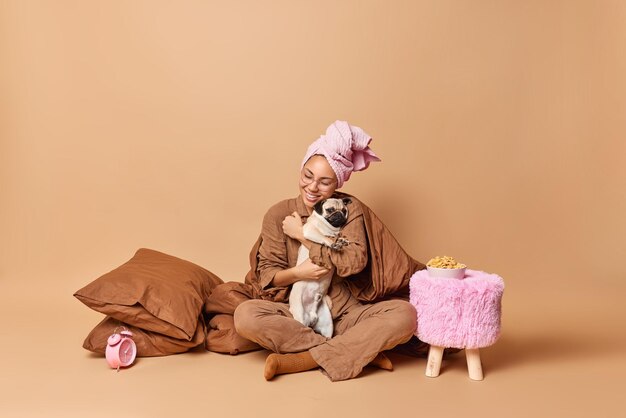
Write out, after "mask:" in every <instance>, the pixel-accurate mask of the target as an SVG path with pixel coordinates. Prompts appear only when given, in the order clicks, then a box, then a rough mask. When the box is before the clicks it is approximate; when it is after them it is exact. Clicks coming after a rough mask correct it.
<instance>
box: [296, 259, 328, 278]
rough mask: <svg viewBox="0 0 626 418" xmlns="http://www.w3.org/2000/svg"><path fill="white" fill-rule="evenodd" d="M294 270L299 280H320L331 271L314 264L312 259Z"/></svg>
mask: <svg viewBox="0 0 626 418" xmlns="http://www.w3.org/2000/svg"><path fill="white" fill-rule="evenodd" d="M294 269H295V271H294V273H295V274H296V276H297V277H298V279H299V280H319V279H321V278H322V277H324V276H325V275H326V274H328V272H329V271H330V270H328V269H327V268H324V267H321V266H318V265H317V264H315V263H313V262H312V261H311V259H310V258H307V259H306V260H304V261H303V262H302V263H300V264H298V265H297V266H296V267H294Z"/></svg>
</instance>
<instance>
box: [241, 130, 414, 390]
mask: <svg viewBox="0 0 626 418" xmlns="http://www.w3.org/2000/svg"><path fill="white" fill-rule="evenodd" d="M371 140H372V138H371V137H370V136H369V135H368V134H366V133H365V132H364V131H363V130H362V129H361V128H359V127H357V126H352V125H350V124H348V123H347V122H345V121H336V122H334V123H333V124H331V125H330V126H329V127H328V129H327V130H326V134H325V135H322V136H321V137H320V138H319V139H318V140H317V141H315V142H314V143H313V144H311V146H310V147H309V148H308V150H307V152H306V155H305V157H304V160H303V162H302V168H301V172H300V178H299V184H298V186H299V196H298V197H296V198H293V199H287V200H284V201H282V202H279V203H277V204H276V205H274V206H272V207H271V208H270V209H269V210H268V212H267V213H266V215H265V217H264V219H263V228H262V233H261V239H260V245H259V247H258V251H257V254H256V257H254V258H253V259H255V260H258V263H257V265H256V266H253V272H251V273H252V274H251V275H249V277H251V279H250V282H251V284H252V285H253V287H254V288H255V289H256V290H257V293H259V294H260V295H265V297H262V299H264V300H259V299H253V300H249V301H245V302H243V303H241V304H240V305H239V306H238V307H237V309H236V310H235V315H234V320H235V327H236V330H237V332H238V333H239V334H240V335H241V336H243V337H245V338H247V339H249V340H251V341H254V342H256V343H257V344H259V345H261V346H262V347H264V348H266V349H268V350H271V351H274V353H273V354H270V355H269V356H268V357H267V359H266V363H265V371H264V376H265V378H266V379H267V380H270V379H272V378H273V377H274V376H275V375H276V374H283V373H294V372H300V371H305V370H310V369H314V368H317V367H321V368H322V369H323V370H324V371H325V372H326V374H327V375H328V376H329V378H330V379H331V380H333V381H336V380H345V379H350V378H353V377H355V376H357V375H359V374H360V373H361V371H362V370H363V367H365V366H366V365H368V364H370V365H373V366H377V367H379V368H382V369H387V370H392V369H393V366H392V364H391V361H390V360H389V359H388V358H387V357H386V356H385V355H384V354H383V353H382V352H383V351H384V350H390V349H392V348H393V347H395V346H396V345H398V344H401V343H404V342H407V341H408V340H409V339H410V338H411V337H412V336H413V333H414V332H415V328H416V322H415V321H416V313H415V309H414V308H413V306H411V305H410V304H409V303H408V302H406V301H403V300H397V299H394V300H383V301H379V302H375V303H363V302H364V300H363V299H364V294H365V293H366V292H365V289H366V288H368V289H371V288H372V287H373V288H374V289H375V292H374V293H376V292H379V293H380V295H378V296H386V295H385V294H384V291H383V290H382V288H384V285H382V284H381V283H378V284H374V280H373V275H375V274H378V275H380V274H379V273H372V269H371V264H372V262H380V260H378V257H377V260H374V261H372V260H369V258H368V254H370V253H372V254H377V255H378V253H379V251H378V250H380V249H381V248H380V246H378V247H377V248H374V247H375V246H377V245H378V244H377V243H378V242H380V240H378V239H376V237H374V236H369V235H368V229H367V228H366V223H368V222H369V223H371V222H372V219H373V218H375V217H374V216H373V215H371V214H370V212H369V208H367V207H366V206H365V205H363V204H362V203H360V202H359V201H358V200H357V199H356V198H354V197H352V196H351V199H350V200H351V203H350V204H349V210H348V219H347V222H346V224H345V226H344V227H343V228H342V230H341V232H340V233H339V235H338V236H337V237H336V238H335V239H342V240H345V241H346V242H347V243H348V244H347V245H345V246H342V247H339V248H333V247H329V246H325V245H322V244H318V243H315V242H312V241H309V240H307V239H306V238H305V237H304V234H303V229H302V225H303V221H306V219H307V218H308V216H309V215H311V213H312V212H313V208H314V206H315V205H316V204H317V203H318V202H320V201H322V200H324V199H328V198H330V197H346V196H347V195H346V194H343V193H339V192H338V191H337V189H339V188H340V187H341V186H342V185H343V184H344V182H345V181H347V180H348V179H349V178H350V175H351V174H352V172H353V171H361V170H364V169H366V168H367V167H368V166H369V164H370V162H373V161H380V159H379V158H378V157H377V156H376V155H375V154H374V153H373V152H372V150H371V149H370V148H369V143H370V142H371ZM381 225H382V224H381ZM380 229H384V226H383V227H381V228H380ZM372 243H373V244H372ZM301 245H304V246H305V247H307V248H308V249H309V258H308V259H306V260H305V261H303V262H302V263H300V264H297V262H296V261H297V256H298V248H299V247H300V246H301ZM393 248H396V249H397V254H403V255H404V256H403V260H404V261H406V263H404V264H403V263H402V262H398V257H397V254H394V256H393V257H390V259H389V260H388V264H391V263H398V265H399V266H402V267H404V270H403V271H402V272H401V273H400V274H395V275H391V276H394V277H395V276H400V277H404V276H406V275H411V274H412V273H414V272H415V271H416V270H419V269H421V268H424V265H423V264H421V263H419V262H416V261H415V260H413V259H411V258H410V257H408V256H406V254H405V253H404V252H403V251H402V250H401V249H400V247H399V246H397V247H393ZM391 258H393V259H391ZM402 267H400V268H402ZM332 269H334V274H333V278H332V282H331V285H330V288H329V289H328V296H329V297H330V300H331V302H332V303H331V304H330V305H332V307H331V315H332V319H333V325H334V334H333V336H332V338H326V337H324V336H322V335H320V334H317V333H316V332H315V331H313V329H311V328H309V327H306V326H304V325H302V324H301V323H300V322H298V321H296V320H295V319H294V318H293V316H292V314H291V312H290V310H289V305H288V304H287V303H285V302H286V300H285V295H286V294H287V293H288V292H289V290H290V289H291V285H292V284H293V283H295V282H297V281H300V280H319V279H320V278H322V277H324V275H326V274H327V273H328V272H329V271H330V270H332ZM383 270H384V269H383V268H380V269H377V270H376V271H383ZM376 279H377V281H378V280H385V278H384V277H382V278H381V277H378V276H377V277H376ZM247 281H248V280H247ZM400 282H402V280H400ZM391 287H393V286H391ZM400 287H402V285H398V286H396V287H393V288H394V290H398V288H400ZM269 295H272V296H269ZM278 295H281V296H278ZM372 299H380V297H378V298H372ZM365 302H371V301H365Z"/></svg>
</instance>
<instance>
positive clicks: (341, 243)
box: [330, 237, 350, 251]
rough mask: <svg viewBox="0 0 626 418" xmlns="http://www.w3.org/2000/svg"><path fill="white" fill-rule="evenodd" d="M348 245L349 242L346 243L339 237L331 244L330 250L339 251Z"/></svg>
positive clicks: (345, 240)
mask: <svg viewBox="0 0 626 418" xmlns="http://www.w3.org/2000/svg"><path fill="white" fill-rule="evenodd" d="M348 244H350V241H348V240H347V239H345V238H344V237H339V238H337V239H336V240H335V242H333V244H332V245H331V246H330V248H332V249H333V250H336V251H339V250H341V249H343V247H345V246H346V245H348Z"/></svg>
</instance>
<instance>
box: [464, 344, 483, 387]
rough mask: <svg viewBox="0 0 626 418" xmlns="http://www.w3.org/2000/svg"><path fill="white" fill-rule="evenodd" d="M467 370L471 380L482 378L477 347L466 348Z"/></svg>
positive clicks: (481, 367)
mask: <svg viewBox="0 0 626 418" xmlns="http://www.w3.org/2000/svg"><path fill="white" fill-rule="evenodd" d="M465 357H466V358H467V371H468V372H469V377H470V379H472V380H483V366H482V364H481V363H480V352H479V351H478V348H466V349H465Z"/></svg>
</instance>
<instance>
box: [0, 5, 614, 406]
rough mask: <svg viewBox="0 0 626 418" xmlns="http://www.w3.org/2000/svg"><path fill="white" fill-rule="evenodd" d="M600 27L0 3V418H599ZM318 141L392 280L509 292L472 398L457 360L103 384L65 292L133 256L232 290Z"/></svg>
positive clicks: (605, 382) (114, 378) (523, 14)
mask: <svg viewBox="0 0 626 418" xmlns="http://www.w3.org/2000/svg"><path fill="white" fill-rule="evenodd" d="M624 21H626V3H624V2H621V1H598V0H595V1H591V0H590V1H495V2H494V1H478V0H477V1H460V0H456V1H445V0H437V1H382V0H381V1H356V0H354V1H342V2H335V1H315V2H312V1H311V2H309V1H264V2H261V1H229V2H218V1H196V2H194V1H179V2H165V1H107V2H100V1H98V2H96V1H26V0H24V1H18V0H15V1H2V2H0V95H1V100H0V106H1V107H0V191H1V195H0V196H1V200H0V231H1V239H0V291H1V298H2V299H1V304H0V318H1V319H0V321H2V323H1V324H0V325H1V328H0V336H1V338H2V344H1V346H2V348H1V349H0V350H1V353H0V354H2V357H3V360H4V362H5V363H4V364H3V366H2V369H1V370H2V371H1V372H0V412H1V413H2V415H3V416H4V415H6V416H52V415H59V416H61V415H63V416H105V415H106V416H110V413H111V411H117V412H118V416H132V417H144V416H145V417H147V416H166V415H168V414H172V413H178V412H176V411H181V410H183V411H184V414H183V415H188V414H191V413H192V412H193V413H204V411H209V410H210V409H211V408H218V409H220V410H219V411H217V412H211V414H212V416H226V411H229V414H230V416H244V414H245V415H246V416H264V415H275V414H276V413H281V414H292V413H293V414H296V416H300V417H313V416H315V417H317V416H320V414H324V415H329V416H338V415H340V414H343V415H349V416H354V415H356V414H358V415H361V416H368V417H369V416H372V417H373V416H391V415H394V416H395V415H398V416H399V415H400V414H403V415H407V416H408V415H409V414H423V413H429V412H433V413H435V412H441V413H442V414H443V415H444V416H448V415H452V414H454V415H455V416H458V415H461V414H462V415H463V416H468V415H483V416H498V415H506V416H528V415H529V414H532V415H533V416H546V417H548V416H550V417H553V416H569V417H572V416H602V417H611V416H617V415H619V413H618V411H619V409H618V403H617V401H616V398H617V396H618V393H620V392H621V390H620V389H619V388H623V384H624V383H623V382H624V373H625V372H626V362H625V361H624V353H625V351H626V350H625V349H626V337H625V335H624V331H623V330H624V326H623V320H624V318H625V313H626V309H625V308H624V302H623V296H624V291H625V290H626V286H625V285H624V280H625V279H626V268H625V267H624V265H625V264H624V250H625V248H626V245H625V244H626V239H625V238H624V237H625V236H626V217H625V216H624V213H625V211H626V193H625V190H626V170H625V168H624V167H625V166H626V140H625V138H626V78H625V76H624V74H626V26H625V25H624ZM336 119H341V120H348V121H349V122H350V123H352V124H354V125H357V126H360V127H362V128H363V129H364V130H365V131H366V132H368V133H369V134H370V135H372V137H373V138H374V141H373V142H372V148H373V149H374V150H375V152H376V153H377V154H378V155H379V156H380V157H381V158H382V159H383V163H378V164H373V165H372V166H371V167H370V169H369V170H367V171H366V172H363V173H356V174H355V175H354V176H353V177H352V179H351V180H350V181H349V182H348V183H347V184H346V185H345V186H344V188H343V191H345V192H348V193H352V194H355V195H357V196H358V197H360V198H361V199H362V200H363V201H365V202H366V203H368V204H369V205H370V206H371V207H372V208H373V209H374V210H375V211H376V212H377V214H378V215H379V216H380V217H381V218H382V219H383V220H384V221H385V222H386V223H387V225H388V226H389V228H390V229H391V230H392V231H393V232H394V234H395V235H396V237H397V238H398V240H399V241H400V242H401V244H402V245H403V246H404V247H405V248H406V249H407V250H408V252H409V253H411V254H412V255H414V257H415V258H417V259H419V260H421V261H427V260H428V259H429V258H430V257H432V256H434V255H442V254H447V255H452V256H455V257H456V258H458V259H460V260H461V261H463V262H466V263H467V264H468V265H469V266H470V267H472V268H475V269H479V270H486V271H490V272H496V273H498V274H500V275H501V276H502V277H503V278H504V279H505V283H506V286H507V287H506V291H505V298H504V301H503V333H502V338H501V339H500V341H499V342H498V343H496V344H495V345H494V346H492V347H490V348H488V349H485V350H483V365H484V368H485V380H484V381H483V382H480V383H477V382H471V381H469V380H468V379H467V377H466V371H465V368H464V367H465V366H464V358H463V355H462V354H461V355H459V356H456V357H454V358H452V359H451V360H448V361H447V362H445V364H444V369H443V373H442V375H441V376H440V377H439V378H437V379H428V378H426V377H425V376H424V375H423V370H424V366H425V360H423V359H412V358H405V357H397V356H396V357H393V359H394V360H395V365H396V370H395V371H394V372H393V373H387V372H382V371H375V370H368V371H367V372H366V373H365V374H364V375H363V376H362V377H360V378H358V379H354V380H351V381H348V382H341V383H330V381H329V380H327V379H326V378H325V377H324V376H323V375H322V374H321V373H319V372H317V371H314V372H310V373H302V374H298V375H292V376H285V377H281V378H278V379H276V380H275V381H273V382H271V383H266V382H265V381H264V380H263V378H262V369H263V361H264V358H265V355H266V353H265V352H256V353H252V354H247V355H240V356H237V357H230V356H222V355H218V354H214V353H208V352H203V351H198V352H195V353H189V354H184V355H178V356H170V357H165V358H152V359H141V360H140V361H139V362H138V363H137V364H136V365H135V367H133V368H132V369H130V370H126V371H124V373H120V374H115V373H114V372H111V371H110V370H108V369H107V368H106V365H105V363H104V361H103V360H102V359H101V358H99V357H96V356H94V355H91V354H89V353H88V352H86V351H84V350H83V349H82V348H81V344H82V339H83V338H84V337H85V336H86V334H87V333H88V332H89V330H90V329H91V328H92V327H93V326H94V325H95V324H96V323H97V322H98V321H99V320H100V319H101V317H102V316H101V315H100V314H98V313H95V312H92V311H90V310H89V309H88V308H87V307H85V306H83V305H82V304H80V302H78V301H77V300H75V299H74V298H73V297H72V293H73V292H74V291H75V290H77V289H78V288H80V287H82V286H83V285H85V284H87V283H88V282H90V281H91V280H93V279H95V278H96V277H98V276H99V275H101V274H103V273H105V272H107V271H109V270H111V269H113V268H114V267H116V266H118V265H119V264H121V263H122V262H124V261H126V260H127V259H129V258H130V257H131V256H132V254H133V253H134V251H135V250H136V249H137V248H139V247H148V248H153V249H156V250H160V251H163V252H167V253H169V254H172V255H176V256H178V257H181V258H185V259H188V260H190V261H193V262H195V263H197V264H200V265H202V266H203V267H206V268H208V269H210V270H211V271H213V272H214V273H216V274H218V275H219V276H220V277H222V278H223V279H224V280H243V277H244V275H245V273H246V271H247V269H248V264H247V257H248V252H249V250H250V248H251V246H252V244H253V243H254V241H255V239H256V237H257V234H258V232H259V230H260V223H261V219H262V216H263V214H264V212H265V211H266V210H267V208H268V207H269V206H270V205H272V204H273V203H274V202H276V201H278V200H280V199H284V198H288V197H293V196H295V195H296V194H297V176H298V169H299V164H300V161H301V158H302V156H303V154H304V151H305V150H306V147H307V146H308V144H309V143H310V142H312V141H313V140H315V139H316V138H317V137H318V136H319V135H320V134H322V133H324V131H325V129H326V127H327V126H328V125H329V124H330V123H331V122H333V121H334V120H336ZM618 391H620V392H618ZM279 398H281V399H282V400H281V401H279V402H278V403H279V404H280V405H282V406H281V407H280V408H278V407H275V406H273V405H274V404H275V402H273V400H277V399H279ZM208 414H209V412H206V413H205V415H208Z"/></svg>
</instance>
